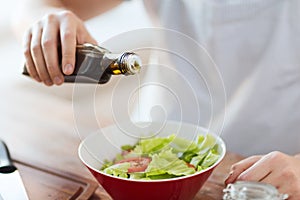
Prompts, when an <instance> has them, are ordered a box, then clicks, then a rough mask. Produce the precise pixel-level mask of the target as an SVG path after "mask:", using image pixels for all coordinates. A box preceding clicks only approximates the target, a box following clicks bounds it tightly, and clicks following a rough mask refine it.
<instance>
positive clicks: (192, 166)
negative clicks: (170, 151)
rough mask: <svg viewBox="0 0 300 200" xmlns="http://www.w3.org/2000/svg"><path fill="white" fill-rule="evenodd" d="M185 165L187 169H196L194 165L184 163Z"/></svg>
mask: <svg viewBox="0 0 300 200" xmlns="http://www.w3.org/2000/svg"><path fill="white" fill-rule="evenodd" d="M186 165H187V166H188V167H190V168H194V169H196V167H195V166H194V165H192V164H190V163H186Z"/></svg>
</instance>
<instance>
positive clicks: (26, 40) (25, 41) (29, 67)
mask: <svg viewBox="0 0 300 200" xmlns="http://www.w3.org/2000/svg"><path fill="white" fill-rule="evenodd" d="M31 37H32V35H31V30H28V31H27V32H26V33H25V35H24V38H23V49H24V56H25V66H26V68H27V71H28V73H29V75H30V76H31V77H32V78H33V79H35V80H36V81H38V82H41V79H40V77H39V75H38V73H37V71H36V69H35V66H34V63H33V60H32V57H31V53H30V46H31V45H30V43H31Z"/></svg>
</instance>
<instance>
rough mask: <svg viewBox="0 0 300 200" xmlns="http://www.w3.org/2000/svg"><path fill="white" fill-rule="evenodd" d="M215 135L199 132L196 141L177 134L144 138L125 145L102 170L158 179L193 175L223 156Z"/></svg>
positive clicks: (116, 174) (137, 177) (114, 174)
mask: <svg viewBox="0 0 300 200" xmlns="http://www.w3.org/2000/svg"><path fill="white" fill-rule="evenodd" d="M218 149H219V148H218V145H217V144H216V139H215V137H214V136H212V135H210V134H207V135H198V136H197V137H196V139H195V140H194V141H190V140H187V139H184V138H180V137H176V136H175V135H174V134H173V135H170V136H169V137H154V138H150V139H142V140H140V141H139V142H138V143H137V144H135V145H133V146H131V145H125V146H122V153H120V154H118V155H116V157H115V159H114V160H113V161H105V163H104V164H103V166H102V168H101V170H102V171H103V172H104V173H106V174H110V175H113V176H118V177H122V178H129V179H142V180H156V179H166V178H175V177H181V176H186V175H190V174H194V173H195V172H197V171H201V170H204V169H206V168H208V167H210V166H212V165H213V164H214V163H215V162H216V161H217V160H218V159H219V157H220V152H219V151H218Z"/></svg>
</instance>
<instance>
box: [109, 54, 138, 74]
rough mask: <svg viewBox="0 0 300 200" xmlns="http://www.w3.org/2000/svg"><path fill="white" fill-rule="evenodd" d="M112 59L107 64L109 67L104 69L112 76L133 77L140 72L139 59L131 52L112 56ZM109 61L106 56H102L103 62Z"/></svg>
mask: <svg viewBox="0 0 300 200" xmlns="http://www.w3.org/2000/svg"><path fill="white" fill-rule="evenodd" d="M110 56H112V57H114V59H113V60H111V63H110V64H109V67H108V68H107V69H106V73H109V74H112V75H119V74H124V75H134V74H137V73H138V72H139V71H140V68H141V65H142V62H141V59H140V57H139V56H138V55H137V54H135V53H131V52H125V53H123V54H121V55H112V54H110ZM105 59H109V58H108V56H104V60H105Z"/></svg>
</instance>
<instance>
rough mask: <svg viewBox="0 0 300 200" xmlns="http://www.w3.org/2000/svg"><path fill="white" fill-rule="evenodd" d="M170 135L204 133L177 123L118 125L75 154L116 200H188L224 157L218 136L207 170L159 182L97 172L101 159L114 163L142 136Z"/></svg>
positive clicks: (90, 139) (91, 138)
mask: <svg viewBox="0 0 300 200" xmlns="http://www.w3.org/2000/svg"><path fill="white" fill-rule="evenodd" d="M170 134H176V135H177V136H178V137H183V138H186V139H189V140H193V139H195V137H196V136H197V135H198V134H207V130H206V129H204V128H201V127H199V126H196V125H192V124H186V123H179V122H166V123H163V124H162V123H155V122H151V123H147V122H140V123H137V124H135V125H133V124H129V123H128V124H122V125H120V124H119V125H114V126H110V127H107V128H104V129H102V130H100V131H99V132H96V133H93V134H91V135H89V136H88V137H87V138H85V139H84V140H83V141H82V142H81V144H80V146H79V149H78V153H79V157H80V159H81V161H82V162H83V163H84V165H85V166H87V168H88V169H89V170H90V171H91V173H92V174H93V175H94V177H95V178H96V179H97V181H98V182H99V183H100V184H101V185H102V187H103V188H104V189H105V190H106V191H107V193H108V194H109V195H110V196H111V197H112V198H113V199H115V200H136V199H142V200H169V199H171V200H177V199H178V200H179V199H180V200H181V199H182V200H190V199H193V198H194V196H195V195H196V194H197V192H198V191H199V190H200V188H201V187H202V186H203V184H204V183H205V181H206V180H207V179H208V177H209V176H210V174H211V173H212V172H213V170H214V168H215V167H216V166H217V165H218V164H219V163H220V162H221V160H222V159H223V157H224V156H225V152H226V148H225V144H224V142H223V140H222V139H221V138H220V137H219V136H217V135H214V136H215V138H216V141H217V143H218V144H219V152H220V154H221V156H220V158H219V160H218V161H217V162H216V163H215V164H214V165H213V166H211V167H209V168H207V169H206V170H203V171H201V172H197V173H195V174H192V175H188V176H183V177H179V178H172V179H162V180H132V179H125V178H119V177H115V176H111V175H108V174H105V173H103V172H102V171H100V170H99V169H101V166H102V164H103V161H104V160H113V158H114V157H115V156H116V154H117V153H120V152H121V149H120V147H121V146H122V145H125V144H135V143H136V142H137V140H138V139H139V138H141V137H150V136H153V135H155V136H158V137H165V136H168V135H170Z"/></svg>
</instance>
